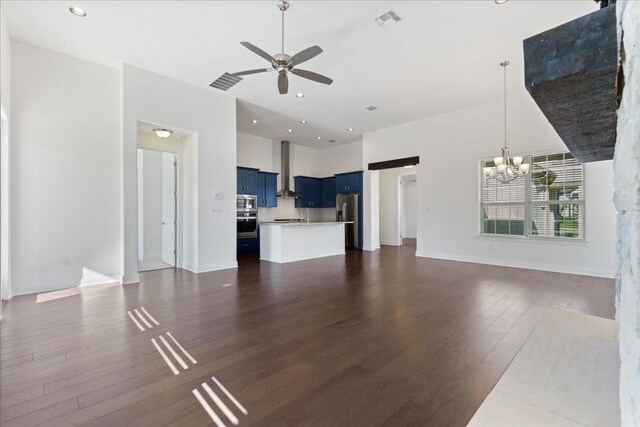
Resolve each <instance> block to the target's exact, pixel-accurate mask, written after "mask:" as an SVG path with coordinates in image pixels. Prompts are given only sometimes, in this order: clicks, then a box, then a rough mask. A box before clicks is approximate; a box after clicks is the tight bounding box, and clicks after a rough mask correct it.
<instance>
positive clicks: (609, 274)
mask: <svg viewBox="0 0 640 427" xmlns="http://www.w3.org/2000/svg"><path fill="white" fill-rule="evenodd" d="M416 256H417V257H421V258H434V259H444V260H447V261H459V262H472V263H475V264H487V265H497V266H500V267H513V268H525V269H529V270H540V271H550V272H553V273H566V274H579V275H584V276H595V277H604V278H606V279H613V278H614V277H615V275H616V273H615V271H609V270H605V269H600V268H589V267H576V266H567V265H554V264H541V263H535V262H525V261H500V260H496V259H493V258H483V257H469V256H460V255H451V254H438V253H426V252H424V251H416Z"/></svg>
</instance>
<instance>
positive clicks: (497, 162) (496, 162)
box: [493, 157, 504, 166]
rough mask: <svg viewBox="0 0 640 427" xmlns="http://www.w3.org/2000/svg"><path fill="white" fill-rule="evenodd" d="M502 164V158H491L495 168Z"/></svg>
mask: <svg viewBox="0 0 640 427" xmlns="http://www.w3.org/2000/svg"><path fill="white" fill-rule="evenodd" d="M503 162H504V159H503V158H502V157H494V158H493V163H495V164H496V166H500V165H501V164H502V163H503Z"/></svg>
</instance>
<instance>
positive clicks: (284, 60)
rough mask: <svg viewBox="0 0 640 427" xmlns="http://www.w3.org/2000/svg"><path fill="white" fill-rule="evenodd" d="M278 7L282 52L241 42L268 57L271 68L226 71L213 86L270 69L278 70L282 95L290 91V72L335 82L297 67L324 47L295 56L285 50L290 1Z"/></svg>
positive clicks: (221, 86) (222, 86)
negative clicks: (285, 14) (235, 71)
mask: <svg viewBox="0 0 640 427" xmlns="http://www.w3.org/2000/svg"><path fill="white" fill-rule="evenodd" d="M278 9H280V11H281V13H282V37H281V41H282V50H281V52H280V53H278V54H276V55H273V56H271V55H269V54H268V53H267V52H265V51H264V50H262V49H260V48H259V47H257V46H255V45H253V44H251V43H249V42H246V41H244V42H240V44H241V45H242V46H244V47H246V48H247V49H249V50H250V51H251V52H253V53H255V54H256V55H258V56H260V57H261V58H263V59H266V60H267V61H269V63H270V64H271V68H256V69H253V70H246V71H240V72H237V73H231V74H229V73H224V74H223V75H222V76H220V77H219V78H218V79H216V81H214V82H213V83H211V84H210V86H211V87H214V88H216V89H220V90H227V89H229V88H231V87H233V86H234V85H235V84H237V83H238V82H240V80H242V78H241V77H242V76H247V75H250V74H258V73H266V72H269V71H277V72H278V92H280V94H281V95H285V94H287V93H288V92H289V73H291V74H295V75H296V76H299V77H302V78H305V79H308V80H311V81H314V82H317V83H322V84H326V85H330V84H331V83H333V80H332V79H330V78H329V77H326V76H323V75H322V74H318V73H314V72H313V71H308V70H302V69H300V68H296V67H297V66H298V65H300V64H302V63H303V62H306V61H308V60H310V59H313V58H315V57H316V56H318V55H320V54H321V53H322V49H321V48H320V46H311V47H309V48H307V49H304V50H302V51H300V52H298V53H296V54H295V55H293V56H290V55H288V54H286V53H285V51H284V13H285V12H286V11H287V9H289V2H288V1H286V0H280V1H278Z"/></svg>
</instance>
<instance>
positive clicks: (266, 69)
mask: <svg viewBox="0 0 640 427" xmlns="http://www.w3.org/2000/svg"><path fill="white" fill-rule="evenodd" d="M267 71H275V70H274V69H273V68H257V69H255V70H247V71H239V72H237V73H232V74H231V75H232V76H236V77H240V76H248V75H249V74H258V73H266V72H267Z"/></svg>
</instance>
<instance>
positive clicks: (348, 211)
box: [336, 194, 359, 248]
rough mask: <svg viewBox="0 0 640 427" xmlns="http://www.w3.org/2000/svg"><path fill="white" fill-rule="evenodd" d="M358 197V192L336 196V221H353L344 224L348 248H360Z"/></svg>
mask: <svg viewBox="0 0 640 427" xmlns="http://www.w3.org/2000/svg"><path fill="white" fill-rule="evenodd" d="M358 197H359V195H358V194H338V195H337V196H336V221H353V223H352V224H345V226H344V232H345V246H346V247H347V248H358Z"/></svg>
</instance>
